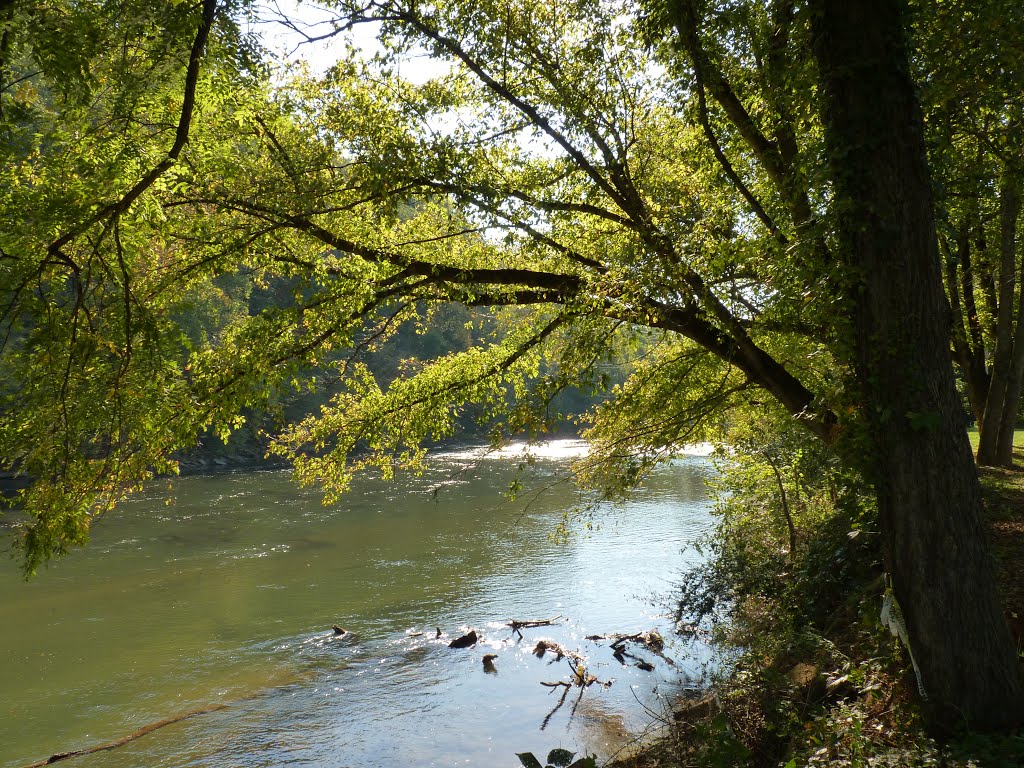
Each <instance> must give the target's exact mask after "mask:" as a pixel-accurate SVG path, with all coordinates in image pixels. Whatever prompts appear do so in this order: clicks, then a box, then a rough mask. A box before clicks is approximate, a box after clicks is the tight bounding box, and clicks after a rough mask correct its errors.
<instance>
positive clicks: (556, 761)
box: [548, 748, 576, 768]
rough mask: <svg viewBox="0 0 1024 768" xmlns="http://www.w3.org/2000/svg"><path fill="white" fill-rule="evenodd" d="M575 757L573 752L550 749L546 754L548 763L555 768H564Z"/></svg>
mask: <svg viewBox="0 0 1024 768" xmlns="http://www.w3.org/2000/svg"><path fill="white" fill-rule="evenodd" d="M575 756H576V753H575V752H570V751H569V750H567V749H560V748H556V749H552V750H551V751H550V752H548V763H550V764H551V765H553V766H556V768H565V766H567V765H569V763H571V762H572V759H573V758H574V757H575Z"/></svg>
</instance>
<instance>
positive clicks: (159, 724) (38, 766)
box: [25, 704, 228, 768]
mask: <svg viewBox="0 0 1024 768" xmlns="http://www.w3.org/2000/svg"><path fill="white" fill-rule="evenodd" d="M227 706H228V705H227V704H215V705H213V706H212V707H201V708H199V709H193V710H190V711H188V712H184V713H182V714H180V715H175V716H174V717H168V718H164V719H163V720H158V721H156V722H155V723H149V724H148V725H144V726H142V727H141V728H139V729H137V730H134V731H132V732H131V733H129V734H128V735H127V736H124V737H122V738H120V739H115V740H114V741H108V742H105V743H103V744H97V745H96V746H94V747H86V748H85V749H73V750H71V751H70V752H58V753H56V754H54V755H50V756H49V757H48V758H46V759H45V760H41V761H40V762H38V763H32V764H31V765H26V766H25V768H42V766H44V765H53V764H54V763H58V762H60V761H61V760H67V759H68V758H69V757H80V756H81V755H91V754H93V753H94V752H103V751H104V750H107V749H116V748H117V747H123V746H124V745H125V744H127V743H128V742H130V741H135V739H138V738H141V737H142V736H145V735H146V734H147V733H152V732H153V731H155V730H157V729H159V728H163V727H165V726H168V725H174V723H180V722H181V721H182V720H187V719H188V718H190V717H196V716H197V715H205V714H207V713H209V712H217V711H219V710H221V709H227Z"/></svg>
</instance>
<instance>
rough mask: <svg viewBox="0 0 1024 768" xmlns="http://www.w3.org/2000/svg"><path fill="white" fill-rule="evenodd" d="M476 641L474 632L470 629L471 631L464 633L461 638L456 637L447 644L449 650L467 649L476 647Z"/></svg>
mask: <svg viewBox="0 0 1024 768" xmlns="http://www.w3.org/2000/svg"><path fill="white" fill-rule="evenodd" d="M477 639H478V638H477V636H476V630H473V629H471V630H469V632H468V633H466V634H465V635H463V636H462V637H457V638H455V639H454V640H452V641H451V642H450V643H448V647H449V648H469V647H470V646H471V645H476V643H477Z"/></svg>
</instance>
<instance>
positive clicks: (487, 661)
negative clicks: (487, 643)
mask: <svg viewBox="0 0 1024 768" xmlns="http://www.w3.org/2000/svg"><path fill="white" fill-rule="evenodd" d="M496 658H498V654H496V653H485V654H484V672H488V673H490V674H492V675H496V674H498V668H497V667H495V666H494V660H495V659H496Z"/></svg>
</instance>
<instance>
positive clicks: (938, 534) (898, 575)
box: [812, 0, 1024, 726]
mask: <svg viewBox="0 0 1024 768" xmlns="http://www.w3.org/2000/svg"><path fill="white" fill-rule="evenodd" d="M812 28H813V30H814V35H815V53H816V56H817V59H818V62H819V66H820V67H821V79H822V86H823V88H822V90H823V96H824V99H823V101H824V103H823V113H824V115H825V138H826V143H827V150H828V155H829V162H830V166H831V167H832V169H833V174H834V180H835V203H834V205H835V208H836V211H837V215H838V238H837V239H838V241H839V244H840V254H841V258H843V259H844V261H845V265H846V271H847V273H848V274H850V275H856V276H857V277H856V278H854V279H855V286H854V290H853V291H852V298H853V301H852V303H851V309H852V315H853V321H854V325H855V328H856V345H855V348H856V368H857V381H858V384H859V385H860V387H861V388H862V392H863V404H864V405H863V407H864V419H865V422H866V423H867V424H868V427H869V432H870V434H871V435H872V437H873V440H872V444H871V447H872V449H873V452H874V455H875V472H874V474H873V478H872V479H873V480H874V485H875V488H876V489H877V491H878V504H879V515H880V518H881V520H880V525H881V531H882V536H883V539H884V541H885V556H886V565H887V569H888V571H889V573H890V574H891V576H892V581H893V587H894V590H895V592H896V595H897V598H898V600H899V603H900V605H902V606H903V613H904V616H905V617H906V623H907V627H908V630H909V634H910V637H911V638H912V639H911V641H910V643H911V646H912V649H913V651H914V652H915V654H916V661H917V665H918V674H919V676H920V681H921V683H922V685H923V688H924V690H925V691H926V692H927V696H928V699H927V703H928V704H929V706H930V707H931V708H932V710H933V715H934V717H935V719H936V720H937V721H938V722H940V723H944V724H946V725H947V726H951V725H954V724H956V723H957V722H958V720H960V719H961V718H963V719H965V720H966V721H967V722H981V723H985V724H988V725H1009V724H1016V723H1018V722H1019V721H1020V718H1021V714H1022V705H1021V694H1022V692H1024V688H1022V685H1024V681H1022V678H1021V675H1020V669H1019V664H1018V662H1017V658H1016V651H1015V649H1014V647H1013V643H1012V640H1011V638H1010V635H1009V631H1008V629H1007V628H1006V623H1005V621H1004V620H1003V617H1002V612H1001V609H1000V606H999V602H998V600H997V599H996V592H995V582H994V577H993V574H992V570H991V565H990V562H989V555H988V552H987V550H986V547H985V535H984V530H983V526H982V522H981V514H982V510H981V498H980V488H979V486H978V481H977V477H976V475H975V474H974V472H973V467H972V466H971V465H972V463H973V462H972V460H971V456H970V448H969V445H968V442H967V436H966V434H965V431H964V429H963V425H962V420H961V419H960V418H959V408H960V406H959V398H958V396H957V394H956V389H955V386H954V382H953V375H952V368H951V366H950V364H949V353H948V350H949V341H948V340H949V318H948V315H947V313H946V307H945V301H944V296H943V292H942V277H941V272H940V267H939V258H938V246H937V239H936V235H935V229H934V207H933V202H932V198H931V181H930V177H929V172H928V165H927V158H926V155H925V144H924V133H923V123H922V120H921V116H920V113H919V111H918V106H917V99H916V96H915V94H914V86H913V83H912V82H911V80H910V76H909V71H908V70H909V62H908V61H907V58H906V55H905V53H904V46H905V42H904V39H903V37H904V24H903V23H902V18H901V15H900V9H899V7H898V5H897V4H895V3H888V2H871V3H868V2H865V3H858V4H851V3H843V2H836V1H834V0H821V1H820V2H818V3H817V4H816V5H815V7H814V15H813V17H812ZM943 582H945V584H943ZM950 627H957V628H958V630H957V635H958V636H959V640H958V641H957V642H951V643H947V642H944V638H948V637H950V636H951V635H950V633H949V628H950ZM976 631H977V632H978V634H977V635H976V636H972V637H969V638H968V637H967V636H970V635H974V633H975V632H976ZM914 637H917V638H921V640H919V641H915V640H913V638H914ZM926 638H927V639H926ZM961 643H963V644H961ZM967 648H970V649H971V653H972V654H973V655H974V658H975V662H974V663H973V664H972V665H971V669H970V671H969V672H967V671H966V670H965V669H964V666H963V664H962V663H961V660H962V658H963V653H964V652H965V651H966V649H967ZM965 674H966V676H969V677H971V678H972V680H971V682H968V681H966V680H964V679H963V677H962V675H965ZM979 678H983V679H984V680H985V682H983V683H981V684H980V685H978V684H977V681H978V680H979Z"/></svg>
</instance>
